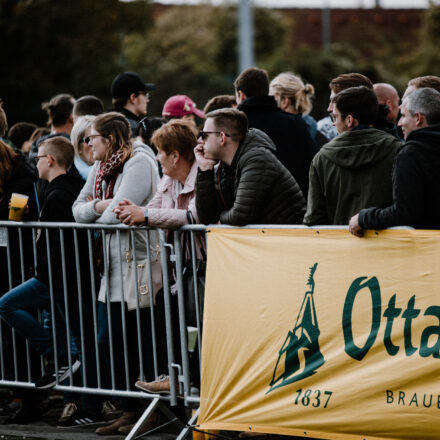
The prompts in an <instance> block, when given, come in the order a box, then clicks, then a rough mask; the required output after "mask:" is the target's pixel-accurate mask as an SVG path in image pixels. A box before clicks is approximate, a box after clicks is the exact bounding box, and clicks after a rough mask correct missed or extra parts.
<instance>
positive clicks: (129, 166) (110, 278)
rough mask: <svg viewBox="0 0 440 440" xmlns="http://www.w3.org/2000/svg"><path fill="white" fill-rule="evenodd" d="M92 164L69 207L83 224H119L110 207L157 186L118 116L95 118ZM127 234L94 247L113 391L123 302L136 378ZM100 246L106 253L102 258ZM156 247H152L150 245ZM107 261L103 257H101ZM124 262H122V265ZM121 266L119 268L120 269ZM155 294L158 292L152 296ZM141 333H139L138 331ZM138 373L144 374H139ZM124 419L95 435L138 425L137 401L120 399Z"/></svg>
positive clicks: (138, 245) (142, 251)
mask: <svg viewBox="0 0 440 440" xmlns="http://www.w3.org/2000/svg"><path fill="white" fill-rule="evenodd" d="M88 138H89V144H90V145H91V146H92V151H93V156H94V159H95V161H96V162H95V164H94V165H93V168H92V170H91V171H90V174H89V177H88V179H87V182H86V184H85V186H84V188H83V190H82V191H81V193H80V195H79V196H78V199H77V200H76V202H75V203H74V205H73V215H74V217H75V220H76V221H77V222H81V223H97V224H98V223H104V224H116V223H119V221H118V220H117V218H116V216H115V213H114V212H113V208H114V207H115V206H116V205H117V204H118V203H119V202H120V201H122V200H124V199H130V200H133V201H134V202H135V203H139V204H146V203H147V202H148V201H149V200H150V199H151V198H152V196H153V194H154V192H155V189H156V184H157V181H158V178H159V176H158V172H157V167H156V163H155V161H154V155H153V153H152V151H151V149H150V148H149V147H147V146H146V145H144V144H142V143H140V142H135V143H134V145H132V142H131V130H130V124H129V122H128V120H127V118H126V117H125V116H123V115H121V114H120V113H116V112H110V113H106V114H103V115H99V116H97V117H96V119H95V121H94V123H93V125H92V128H91V131H90V134H89V136H88ZM134 237H135V246H134V247H135V253H136V259H137V261H140V260H141V259H146V236H145V231H135V232H134ZM129 241H130V234H129V233H124V232H121V234H120V241H118V239H117V233H116V232H109V233H106V234H104V236H102V237H101V239H100V240H98V243H97V245H96V255H95V259H96V260H97V261H98V265H100V271H101V287H100V290H99V296H98V301H99V304H98V344H99V348H100V356H102V357H103V362H102V363H101V366H102V367H103V368H102V370H101V374H102V376H103V382H104V387H105V388H111V384H110V377H109V375H110V371H111V370H112V369H111V368H110V365H109V361H110V353H109V340H110V336H109V330H108V321H109V320H110V318H111V329H112V342H113V347H118V349H117V350H115V351H114V358H113V360H114V377H115V385H116V389H118V390H123V389H125V387H126V385H125V365H124V350H122V349H121V348H122V347H125V344H124V337H123V335H124V329H123V322H124V321H123V316H122V312H121V302H123V303H124V312H123V313H124V314H125V317H124V318H125V324H126V343H127V346H126V347H127V351H128V353H127V355H128V359H129V366H128V367H129V368H128V369H129V371H128V376H129V380H130V383H131V384H134V381H135V380H136V378H137V377H138V375H139V369H138V365H139V350H138V337H140V336H139V335H138V333H137V318H136V307H137V298H136V296H135V295H136V293H133V292H132V291H131V290H130V291H124V280H123V279H121V277H120V275H121V272H122V275H123V276H124V274H126V273H127V270H128V261H127V259H126V258H125V257H126V252H127V249H128V248H129V247H130V244H129ZM154 242H155V235H154V234H150V243H154ZM103 245H104V246H105V247H106V250H107V252H106V253H105V254H104V252H103V251H104V249H103ZM154 245H155V243H154ZM104 256H105V257H106V258H103V257H104ZM121 258H122V261H121ZM121 266H122V267H121ZM155 293H157V292H155ZM108 300H109V301H110V305H109V308H110V316H108V315H107V304H106V301H108ZM140 318H141V323H140V324H141V327H142V329H143V333H147V334H148V332H149V330H150V329H151V322H150V313H149V312H148V311H147V310H146V309H141V310H140ZM141 333H142V332H141ZM142 351H143V354H144V356H143V358H144V359H143V362H144V372H143V373H144V375H145V377H146V378H154V366H153V353H152V347H151V338H143V340H142ZM141 374H142V372H141ZM122 408H123V411H124V412H123V414H122V416H121V417H120V418H119V419H117V420H116V421H115V422H114V423H112V424H111V425H109V426H103V427H100V428H98V429H97V430H96V432H97V434H102V435H110V434H119V431H118V430H119V429H120V428H122V427H123V426H128V425H131V424H133V423H135V422H136V421H137V418H138V413H137V410H138V400H137V399H130V398H124V399H123V401H122Z"/></svg>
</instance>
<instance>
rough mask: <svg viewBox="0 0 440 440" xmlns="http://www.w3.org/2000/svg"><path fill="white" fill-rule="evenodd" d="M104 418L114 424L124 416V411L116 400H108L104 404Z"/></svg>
mask: <svg viewBox="0 0 440 440" xmlns="http://www.w3.org/2000/svg"><path fill="white" fill-rule="evenodd" d="M102 416H103V417H104V420H106V421H107V422H112V421H113V420H116V419H118V418H119V417H121V416H122V410H121V409H120V408H119V406H118V404H117V402H115V401H114V400H113V401H112V400H106V401H105V402H104V403H103V404H102Z"/></svg>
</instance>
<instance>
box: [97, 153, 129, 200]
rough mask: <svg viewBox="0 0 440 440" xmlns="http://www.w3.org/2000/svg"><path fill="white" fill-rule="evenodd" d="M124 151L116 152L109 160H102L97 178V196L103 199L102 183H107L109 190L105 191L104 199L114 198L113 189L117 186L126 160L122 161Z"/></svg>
mask: <svg viewBox="0 0 440 440" xmlns="http://www.w3.org/2000/svg"><path fill="white" fill-rule="evenodd" d="M122 157H123V151H122V150H118V151H116V152H114V153H113V154H112V155H111V156H110V158H109V159H108V160H106V161H105V162H101V163H100V165H99V169H98V173H97V174H96V178H95V198H96V199H102V198H103V197H102V196H103V193H102V183H103V181H105V182H106V183H107V190H106V192H105V197H104V199H111V198H113V190H114V187H115V183H116V179H117V178H118V174H120V173H121V171H122V169H123V168H124V162H123V161H122Z"/></svg>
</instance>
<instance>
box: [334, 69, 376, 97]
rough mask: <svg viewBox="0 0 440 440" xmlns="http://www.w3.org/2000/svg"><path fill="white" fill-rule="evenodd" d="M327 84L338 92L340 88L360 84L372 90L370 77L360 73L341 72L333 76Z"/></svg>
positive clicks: (358, 85)
mask: <svg viewBox="0 0 440 440" xmlns="http://www.w3.org/2000/svg"><path fill="white" fill-rule="evenodd" d="M329 85H330V89H331V90H332V91H333V92H335V93H339V92H341V91H342V90H345V89H348V88H350V87H360V86H365V87H367V88H369V89H372V90H373V83H372V82H371V80H370V78H368V77H366V76H365V75H362V74H361V73H342V74H341V75H339V76H337V77H336V78H333V79H332V80H331V81H330V84H329Z"/></svg>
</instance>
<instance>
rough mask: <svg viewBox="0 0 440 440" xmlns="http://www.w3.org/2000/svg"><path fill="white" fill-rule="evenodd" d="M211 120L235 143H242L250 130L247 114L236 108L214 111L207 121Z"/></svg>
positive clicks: (209, 114)
mask: <svg viewBox="0 0 440 440" xmlns="http://www.w3.org/2000/svg"><path fill="white" fill-rule="evenodd" d="M208 118H211V119H213V121H214V124H215V126H216V127H217V128H218V129H219V130H221V131H224V132H225V133H227V134H229V135H230V137H231V139H232V140H233V141H235V142H241V140H242V139H244V137H245V136H246V133H247V130H248V120H247V117H246V114H245V113H244V112H242V111H240V110H237V109H235V108H223V109H219V110H214V111H213V112H210V113H208V114H207V115H206V119H208Z"/></svg>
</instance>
